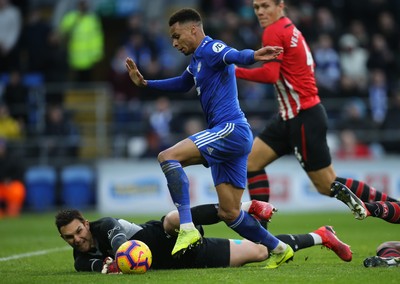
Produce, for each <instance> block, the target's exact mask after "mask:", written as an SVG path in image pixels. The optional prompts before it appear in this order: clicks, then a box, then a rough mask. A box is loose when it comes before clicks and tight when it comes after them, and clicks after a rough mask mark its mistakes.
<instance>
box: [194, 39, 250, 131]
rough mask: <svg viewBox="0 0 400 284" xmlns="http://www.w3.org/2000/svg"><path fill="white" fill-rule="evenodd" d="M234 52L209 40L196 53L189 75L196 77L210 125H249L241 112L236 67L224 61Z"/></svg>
mask: <svg viewBox="0 0 400 284" xmlns="http://www.w3.org/2000/svg"><path fill="white" fill-rule="evenodd" d="M232 49H233V48H232V47H229V46H227V45H226V44H225V43H223V42H222V41H219V40H213V39H212V38H211V37H208V36H206V37H205V38H204V39H203V41H202V42H201V44H200V45H199V47H198V48H197V49H196V51H195V52H194V54H193V56H192V59H191V61H190V65H189V66H188V67H187V71H188V72H189V73H190V74H192V75H193V78H194V81H195V87H196V91H197V95H198V96H199V99H200V102H201V106H202V109H203V112H204V114H205V116H206V121H207V125H208V127H209V128H212V127H214V126H216V125H218V124H221V123H225V122H228V121H229V122H236V123H240V122H245V123H246V122H247V120H246V117H245V115H244V113H243V111H242V110H241V109H240V106H239V100H238V91H237V85H236V77H235V67H234V65H233V64H227V63H225V61H224V58H225V55H226V54H227V53H228V52H229V51H231V50H232Z"/></svg>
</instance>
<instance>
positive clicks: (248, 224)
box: [228, 210, 279, 251]
mask: <svg viewBox="0 0 400 284" xmlns="http://www.w3.org/2000/svg"><path fill="white" fill-rule="evenodd" d="M228 226H229V227H230V228H231V229H233V230H234V231H235V232H237V233H238V234H239V235H241V236H242V237H243V238H246V239H248V240H250V241H252V242H255V243H261V244H263V245H265V246H266V247H267V248H268V249H270V250H271V251H272V250H274V249H275V248H276V247H277V246H278V244H279V239H277V238H276V237H275V236H274V235H272V234H271V233H270V232H268V231H267V230H266V229H265V228H263V227H262V226H261V225H260V223H259V222H258V221H257V220H256V219H254V217H252V216H250V214H249V213H247V212H245V211H243V210H241V211H240V214H239V217H237V218H236V220H235V221H233V222H232V223H231V224H228Z"/></svg>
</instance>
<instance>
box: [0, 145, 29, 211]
mask: <svg viewBox="0 0 400 284" xmlns="http://www.w3.org/2000/svg"><path fill="white" fill-rule="evenodd" d="M21 164H22V163H21V159H20V158H19V157H14V156H12V155H11V154H10V152H9V150H8V147H7V142H6V140H4V139H2V138H0V218H2V217H4V216H9V217H17V216H18V215H19V214H20V213H21V210H22V206H23V203H24V200H25V194H26V190H25V185H24V184H23V182H22V181H23V168H22V167H21Z"/></svg>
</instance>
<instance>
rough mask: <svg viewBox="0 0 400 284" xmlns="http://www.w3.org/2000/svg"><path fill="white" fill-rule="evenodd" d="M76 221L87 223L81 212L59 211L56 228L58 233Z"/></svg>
mask: <svg viewBox="0 0 400 284" xmlns="http://www.w3.org/2000/svg"><path fill="white" fill-rule="evenodd" d="M75 219H78V220H79V221H81V222H82V223H83V222H85V218H83V215H82V213H81V212H80V211H79V210H76V209H66V210H61V211H59V212H58V213H57V215H56V226H57V229H58V232H60V228H61V227H62V226H66V225H68V224H69V223H71V222H72V221H73V220H75ZM60 233H61V232H60Z"/></svg>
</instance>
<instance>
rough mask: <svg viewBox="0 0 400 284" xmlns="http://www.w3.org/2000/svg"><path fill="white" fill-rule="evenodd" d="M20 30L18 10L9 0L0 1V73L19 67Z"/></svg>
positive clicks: (20, 21)
mask: <svg viewBox="0 0 400 284" xmlns="http://www.w3.org/2000/svg"><path fill="white" fill-rule="evenodd" d="M21 29H22V16H21V12H20V10H18V8H17V7H16V6H14V5H13V4H12V3H11V2H10V1H9V0H0V73H1V72H9V71H11V70H12V69H13V68H16V67H19V54H18V48H19V46H18V41H19V38H20V34H21Z"/></svg>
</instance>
